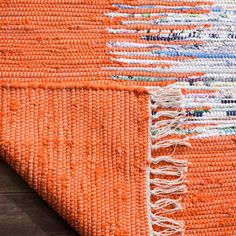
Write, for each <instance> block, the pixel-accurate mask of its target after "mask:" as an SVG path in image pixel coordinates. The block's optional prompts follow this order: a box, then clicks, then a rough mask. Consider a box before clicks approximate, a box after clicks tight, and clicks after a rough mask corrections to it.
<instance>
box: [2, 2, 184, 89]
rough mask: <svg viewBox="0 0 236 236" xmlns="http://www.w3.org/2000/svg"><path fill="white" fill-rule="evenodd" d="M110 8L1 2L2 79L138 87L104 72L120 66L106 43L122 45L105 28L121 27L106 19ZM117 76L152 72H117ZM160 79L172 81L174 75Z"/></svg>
mask: <svg viewBox="0 0 236 236" xmlns="http://www.w3.org/2000/svg"><path fill="white" fill-rule="evenodd" d="M114 9H116V8H115V7H112V2H111V1H109V0H102V1H100V0H98V1H88V0H85V1H76V2H75V1H73V0H68V1H64V0H49V1H35V0H29V1H26V0H10V1H2V2H1V3H0V12H1V17H0V41H1V45H0V46H1V48H0V64H1V68H0V72H1V73H0V80H1V81H20V82H29V81H30V82H34V81H42V82H43V81H46V82H48V81H50V82H63V83H64V84H65V83H70V84H72V83H83V82H88V81H90V82H96V83H106V84H107V83H113V84H123V85H137V82H136V81H114V80H112V79H111V77H112V75H114V70H109V69H108V67H109V66H113V67H117V68H118V67H121V66H122V63H120V62H115V61H113V60H110V58H111V55H110V54H109V52H110V51H111V50H113V49H111V48H110V47H108V46H107V43H108V42H109V41H110V40H118V39H119V40H122V38H121V37H120V36H117V35H112V34H110V33H108V32H107V28H108V27H109V26H111V25H119V22H116V21H114V20H113V19H109V18H108V17H107V16H106V15H105V13H108V12H111V11H112V10H114ZM122 37H123V38H126V36H122ZM115 74H116V75H123V74H125V75H127V74H128V75H150V74H151V73H149V72H134V71H133V72H129V73H127V72H125V73H124V71H115ZM160 76H163V77H168V76H172V77H173V73H172V75H169V74H168V73H164V74H162V75H160ZM186 76H187V75H186ZM168 83H169V82H168ZM138 84H139V85H147V84H149V83H148V82H141V81H140V82H138ZM153 84H154V83H153ZM155 84H159V82H155ZM161 84H163V85H164V84H166V83H164V82H162V83H161Z"/></svg>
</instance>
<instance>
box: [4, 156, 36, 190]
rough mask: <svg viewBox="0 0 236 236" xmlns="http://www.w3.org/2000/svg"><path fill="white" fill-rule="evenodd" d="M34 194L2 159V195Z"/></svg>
mask: <svg viewBox="0 0 236 236" xmlns="http://www.w3.org/2000/svg"><path fill="white" fill-rule="evenodd" d="M18 192H21V193H22V192H25V193H29V192H31V193H32V192H33V190H32V189H31V188H29V187H28V185H27V184H26V183H25V182H24V181H23V180H22V179H21V178H20V177H19V176H18V175H17V174H15V172H14V171H13V170H12V168H11V167H10V166H9V165H8V164H6V163H5V162H4V161H3V160H2V159H1V158H0V193H18Z"/></svg>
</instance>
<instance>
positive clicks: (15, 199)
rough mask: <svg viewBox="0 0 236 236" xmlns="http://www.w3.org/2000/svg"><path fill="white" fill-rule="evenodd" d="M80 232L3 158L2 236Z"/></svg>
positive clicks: (63, 235)
mask: <svg viewBox="0 0 236 236" xmlns="http://www.w3.org/2000/svg"><path fill="white" fill-rule="evenodd" d="M48 235H55V236H76V235H77V236H78V234H77V233H76V232H75V231H73V230H72V229H71V228H70V226H69V225H68V224H67V223H66V222H65V221H63V219H61V218H60V217H59V216H58V215H57V214H56V213H55V212H54V211H53V210H51V209H50V207H49V206H48V205H47V204H46V203H45V202H44V201H43V200H41V198H39V197H38V196H37V194H36V193H35V192H34V191H33V190H31V189H30V188H29V187H28V186H27V185H26V184H25V183H24V181H23V180H22V179H21V178H20V177H19V176H18V175H17V174H16V173H15V172H14V171H13V170H12V169H11V168H10V167H9V166H8V165H7V164H5V163H4V162H3V161H2V160H1V158H0V236H48Z"/></svg>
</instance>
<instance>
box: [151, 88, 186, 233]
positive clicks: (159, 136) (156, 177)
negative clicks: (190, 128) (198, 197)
mask: <svg viewBox="0 0 236 236" xmlns="http://www.w3.org/2000/svg"><path fill="white" fill-rule="evenodd" d="M184 119H185V111H184V95H183V94H182V91H181V90H179V89H173V88H169V87H165V88H160V89H157V90H156V91H155V92H153V91H150V126H149V153H150V155H149V166H148V207H149V214H148V217H149V223H150V235H152V236H170V235H182V234H183V232H184V222H183V221H178V220H175V219H174V218H172V217H171V214H173V213H176V212H177V211H179V210H181V209H182V206H181V204H180V202H179V200H178V195H180V194H184V193H186V191H187V188H186V185H185V176H186V172H187V162H186V161H185V160H177V159H175V158H173V157H172V156H173V154H174V153H175V150H176V148H177V146H178V145H183V146H189V143H188V140H187V139H185V138H179V137H180V136H178V135H177V132H176V131H177V130H178V129H179V128H180V126H181V124H182V123H183V121H184ZM175 137H176V138H175ZM165 149H168V150H165ZM169 149H171V150H173V151H172V153H171V152H170V154H168V155H161V154H159V153H163V150H164V152H165V153H166V152H168V151H169ZM157 153H158V154H157Z"/></svg>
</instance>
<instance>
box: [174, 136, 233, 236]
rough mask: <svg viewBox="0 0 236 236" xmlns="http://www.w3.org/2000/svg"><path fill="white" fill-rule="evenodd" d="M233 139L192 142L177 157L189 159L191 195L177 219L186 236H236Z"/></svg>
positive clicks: (188, 195)
mask: <svg viewBox="0 0 236 236" xmlns="http://www.w3.org/2000/svg"><path fill="white" fill-rule="evenodd" d="M235 140H236V139H235V137H234V136H228V137H216V138H207V139H200V140H195V141H192V142H191V144H192V148H187V149H185V150H184V149H180V150H179V151H178V152H177V153H176V157H180V158H183V159H186V160H188V162H189V170H188V174H187V183H188V193H187V194H186V195H184V197H183V199H182V201H183V206H184V210H183V212H181V214H180V215H179V216H177V217H178V218H181V219H183V220H184V221H185V235H191V236H192V235H201V236H203V235H214V236H231V235H232V236H233V235H236V142H235Z"/></svg>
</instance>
